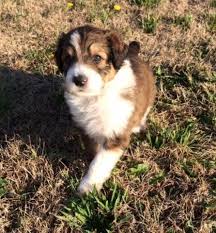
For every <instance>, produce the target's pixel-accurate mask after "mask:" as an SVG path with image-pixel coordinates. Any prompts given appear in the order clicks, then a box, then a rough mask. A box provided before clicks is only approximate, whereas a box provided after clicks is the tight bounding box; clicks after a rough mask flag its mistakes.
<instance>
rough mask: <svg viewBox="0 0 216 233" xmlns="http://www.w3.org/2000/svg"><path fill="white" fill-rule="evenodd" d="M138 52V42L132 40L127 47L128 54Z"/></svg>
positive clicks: (132, 54)
mask: <svg viewBox="0 0 216 233" xmlns="http://www.w3.org/2000/svg"><path fill="white" fill-rule="evenodd" d="M139 52H140V44H139V42H137V41H132V42H130V44H129V47H128V56H129V57H130V56H137V55H138V54H139Z"/></svg>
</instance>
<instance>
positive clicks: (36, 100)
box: [0, 66, 90, 231]
mask: <svg viewBox="0 0 216 233" xmlns="http://www.w3.org/2000/svg"><path fill="white" fill-rule="evenodd" d="M62 84H63V78H61V77H57V76H42V75H39V74H31V73H27V72H23V71H21V70H13V69H11V68H8V67H5V66H0V146H1V147H2V148H4V147H6V146H8V143H10V141H11V140H12V141H13V140H14V139H16V140H17V139H18V140H21V141H22V145H23V146H27V145H30V146H32V147H33V148H36V149H37V153H38V154H39V155H44V156H46V159H48V161H49V163H50V164H51V166H52V168H53V170H54V172H55V173H56V174H58V171H59V170H61V167H62V165H63V166H65V165H66V166H67V167H69V168H70V167H71V166H73V163H74V162H75V163H76V161H77V160H81V163H83V164H86V163H89V160H90V158H89V157H88V156H87V153H86V154H84V153H83V152H84V149H82V148H83V147H82V146H83V144H82V138H81V134H80V131H79V130H78V129H76V128H75V127H74V125H73V123H72V120H71V116H70V114H69V111H68V108H67V106H66V104H65V102H64V94H63V87H62V86H63V85H62ZM72 170H73V172H72V173H73V174H71V175H72V176H76V177H79V176H80V175H81V174H82V173H83V172H84V171H83V169H82V168H80V167H79V168H74V169H72ZM76 170H77V171H76ZM74 171H75V173H76V174H74ZM32 182H33V183H31V185H30V186H29V187H27V188H26V189H25V190H23V193H35V192H36V190H37V187H38V184H37V183H35V182H36V181H35V180H33V181H32ZM29 189H30V191H29ZM68 192H70V190H68ZM69 195H70V193H68V196H69ZM66 199H67V198H66ZM65 201H67V200H63V202H65ZM17 205H18V206H19V207H21V208H22V205H24V204H23V203H21V202H20V203H16V204H15V206H14V208H16V207H17ZM17 209H18V207H17ZM14 213H15V215H17V214H16V211H15V212H14ZM18 222H19V217H17V216H14V215H13V216H11V224H10V226H9V229H10V230H11V231H12V230H13V229H16V228H17V227H18V225H19V224H18Z"/></svg>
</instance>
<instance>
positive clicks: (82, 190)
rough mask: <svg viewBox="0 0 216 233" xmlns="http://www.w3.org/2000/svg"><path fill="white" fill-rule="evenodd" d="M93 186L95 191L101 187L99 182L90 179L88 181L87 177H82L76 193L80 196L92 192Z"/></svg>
mask: <svg viewBox="0 0 216 233" xmlns="http://www.w3.org/2000/svg"><path fill="white" fill-rule="evenodd" d="M94 188H96V189H97V191H100V189H101V188H102V184H99V183H94V182H92V181H90V179H89V178H88V177H84V178H83V179H82V181H81V183H80V185H79V187H78V189H77V191H78V194H79V195H80V196H83V195H86V194H88V193H90V192H92V191H93V190H94Z"/></svg>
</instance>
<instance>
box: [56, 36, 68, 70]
mask: <svg viewBox="0 0 216 233" xmlns="http://www.w3.org/2000/svg"><path fill="white" fill-rule="evenodd" d="M65 43H66V34H65V33H62V34H61V35H60V37H59V39H58V42H57V48H56V51H55V61H56V64H57V66H58V69H59V71H60V72H61V73H63V72H64V62H63V61H64V60H63V57H64V48H65V46H66V45H65Z"/></svg>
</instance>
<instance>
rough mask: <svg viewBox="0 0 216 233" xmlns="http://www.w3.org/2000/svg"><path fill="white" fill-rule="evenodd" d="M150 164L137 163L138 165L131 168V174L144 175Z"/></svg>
mask: <svg viewBox="0 0 216 233" xmlns="http://www.w3.org/2000/svg"><path fill="white" fill-rule="evenodd" d="M148 170H149V165H148V164H145V163H140V164H137V165H136V166H134V167H132V168H130V169H129V174H130V175H132V176H140V175H144V174H146V173H147V172H148Z"/></svg>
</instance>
